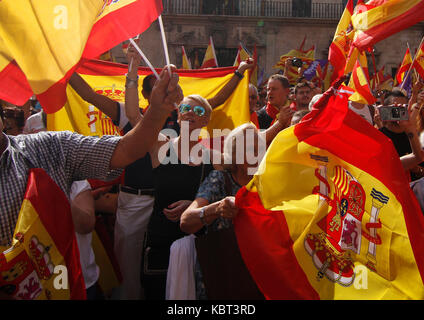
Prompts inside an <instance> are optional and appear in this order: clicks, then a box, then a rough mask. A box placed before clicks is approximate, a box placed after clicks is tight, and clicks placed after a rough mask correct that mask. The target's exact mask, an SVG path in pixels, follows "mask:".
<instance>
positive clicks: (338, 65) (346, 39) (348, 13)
mask: <svg viewBox="0 0 424 320" xmlns="http://www.w3.org/2000/svg"><path fill="white" fill-rule="evenodd" d="M352 14H353V1H352V0H349V1H348V2H347V4H346V8H345V9H344V11H343V14H342V16H341V18H340V21H339V24H338V25H337V29H336V32H335V34H334V37H333V42H332V43H331V45H330V48H329V49H328V60H329V61H330V63H331V65H332V66H333V68H334V70H333V76H332V80H333V81H334V80H336V79H337V78H339V77H340V76H342V75H343V74H344V70H345V65H346V59H347V55H348V53H349V50H350V45H351V43H352V39H353V35H354V32H353V28H352V23H351V20H350V19H351V17H352Z"/></svg>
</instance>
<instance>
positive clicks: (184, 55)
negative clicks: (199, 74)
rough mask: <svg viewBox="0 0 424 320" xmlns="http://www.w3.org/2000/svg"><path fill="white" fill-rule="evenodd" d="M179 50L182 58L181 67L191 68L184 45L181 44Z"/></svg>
mask: <svg viewBox="0 0 424 320" xmlns="http://www.w3.org/2000/svg"><path fill="white" fill-rule="evenodd" d="M181 50H182V59H183V63H182V66H183V67H182V69H186V70H191V63H190V59H189V58H188V56H187V53H186V51H185V49H184V46H181Z"/></svg>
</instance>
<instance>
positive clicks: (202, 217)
mask: <svg viewBox="0 0 424 320" xmlns="http://www.w3.org/2000/svg"><path fill="white" fill-rule="evenodd" d="M199 218H200V221H202V224H203V225H204V226H207V225H208V224H207V222H206V219H205V218H206V217H205V207H202V208H201V209H200V213H199Z"/></svg>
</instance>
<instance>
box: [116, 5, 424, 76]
mask: <svg viewBox="0 0 424 320" xmlns="http://www.w3.org/2000/svg"><path fill="white" fill-rule="evenodd" d="M346 2H347V0H292V1H291V0H164V1H163V4H164V12H163V14H162V17H163V23H164V26H165V32H166V37H167V43H168V50H169V54H170V60H171V63H174V64H175V65H177V67H181V65H182V50H181V46H184V47H185V50H186V52H187V54H188V56H189V58H190V60H191V63H192V65H194V63H195V60H196V57H197V59H198V61H199V63H200V64H201V63H202V60H203V56H204V53H205V50H206V47H207V45H208V41H209V37H210V36H212V38H213V41H214V47H215V50H216V53H217V60H218V63H219V66H222V67H224V66H231V65H233V63H234V60H235V57H236V53H237V48H238V46H239V43H240V42H242V43H243V44H244V45H245V46H246V47H247V48H248V49H249V50H250V51H251V52H253V47H254V45H256V47H257V53H258V64H259V67H260V68H263V69H264V70H265V76H269V75H271V74H273V73H276V72H278V69H275V68H273V66H274V65H275V64H276V63H277V62H278V61H279V58H280V56H281V55H283V54H285V53H287V52H289V51H290V50H292V49H297V48H299V46H300V44H301V43H302V41H303V39H304V37H306V43H305V46H304V49H308V48H310V47H311V46H313V45H314V46H315V49H316V51H315V58H316V59H326V58H327V56H328V47H329V46H330V43H331V41H332V38H333V36H334V32H335V30H336V27H337V24H338V22H339V19H340V17H341V15H342V12H343V10H344V8H345V5H346ZM354 2H356V1H354ZM423 35H424V24H423V23H419V24H417V25H415V26H413V27H411V28H409V29H407V30H404V31H402V32H399V33H397V34H395V35H393V36H391V37H389V38H387V39H385V40H383V41H381V42H379V43H377V44H376V45H375V47H374V51H375V62H376V66H377V69H379V68H381V67H382V66H385V71H386V73H388V74H392V73H393V72H395V71H396V69H397V68H398V66H399V63H400V62H401V60H402V58H403V55H404V53H405V51H406V48H407V46H408V45H409V46H410V48H411V50H412V52H414V51H415V48H417V47H418V45H419V43H420V41H421V38H422V37H423ZM141 47H142V50H143V52H144V53H145V54H146V56H147V57H148V58H149V60H150V61H151V62H152V64H153V65H154V66H158V67H161V66H163V65H164V64H165V58H164V53H163V48H162V41H161V35H160V30H159V25H158V23H157V22H154V23H153V24H152V26H151V27H150V28H149V29H148V30H147V31H145V32H144V33H143V34H142V36H141ZM114 50H115V51H114V55H115V56H117V57H118V61H119V59H122V58H123V56H122V53H120V52H119V49H117V48H115V49H114ZM369 69H370V72H371V73H373V66H372V62H371V60H370V64H369Z"/></svg>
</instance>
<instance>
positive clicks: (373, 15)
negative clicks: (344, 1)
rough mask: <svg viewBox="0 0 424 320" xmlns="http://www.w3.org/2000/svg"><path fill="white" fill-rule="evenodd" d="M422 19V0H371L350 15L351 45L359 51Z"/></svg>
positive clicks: (423, 8)
mask: <svg viewBox="0 0 424 320" xmlns="http://www.w3.org/2000/svg"><path fill="white" fill-rule="evenodd" d="M422 20H424V1H422V0H371V1H368V2H367V3H366V5H362V6H361V10H359V11H358V12H355V13H354V14H353V15H352V25H353V28H354V29H355V37H354V39H353V42H352V45H353V46H354V47H356V48H358V49H360V50H361V51H363V50H365V49H366V48H370V47H372V46H373V45H374V44H375V43H377V42H379V41H381V40H383V39H385V38H387V37H389V36H391V35H392V34H394V33H396V32H399V31H401V30H403V29H406V28H408V27H410V26H412V25H414V24H416V23H418V22H420V21H422Z"/></svg>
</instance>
